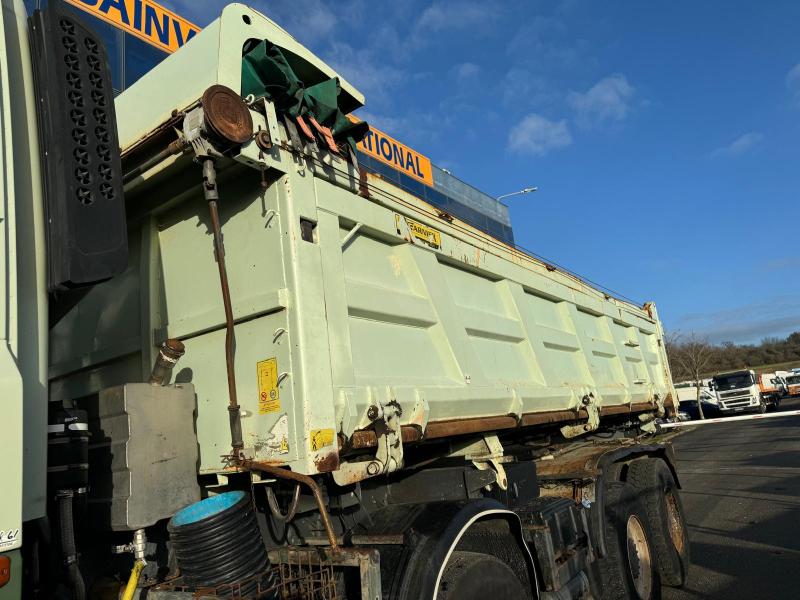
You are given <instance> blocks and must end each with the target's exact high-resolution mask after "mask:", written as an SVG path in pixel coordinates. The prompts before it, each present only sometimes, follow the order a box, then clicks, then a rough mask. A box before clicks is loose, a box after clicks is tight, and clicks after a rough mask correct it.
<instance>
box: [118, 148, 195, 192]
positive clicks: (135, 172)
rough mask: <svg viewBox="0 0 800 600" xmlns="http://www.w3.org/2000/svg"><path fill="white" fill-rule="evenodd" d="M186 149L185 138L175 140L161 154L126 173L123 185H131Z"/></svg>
mask: <svg viewBox="0 0 800 600" xmlns="http://www.w3.org/2000/svg"><path fill="white" fill-rule="evenodd" d="M186 147H187V144H186V142H185V141H184V139H183V138H178V139H177V140H174V141H172V142H170V143H169V145H168V146H167V147H166V148H164V149H163V150H161V152H159V153H158V154H156V155H155V156H153V157H152V158H149V159H147V160H146V161H144V162H143V163H142V164H140V165H139V166H137V167H134V168H133V169H131V170H130V171H128V172H127V173H125V175H123V176H122V183H123V184H126V183H129V182H130V181H132V180H133V179H135V178H136V177H138V176H139V175H141V174H142V173H145V172H146V171H149V170H150V169H152V168H153V167H155V166H156V165H157V164H158V163H160V162H161V161H162V160H164V159H165V158H168V157H170V156H172V155H173V154H178V153H180V152H183V150H184V148H186Z"/></svg>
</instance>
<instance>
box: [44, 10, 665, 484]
mask: <svg viewBox="0 0 800 600" xmlns="http://www.w3.org/2000/svg"><path fill="white" fill-rule="evenodd" d="M263 39H267V40H269V41H270V42H272V43H274V44H276V45H278V46H280V47H282V48H286V49H287V50H289V51H290V52H293V53H294V54H296V55H298V56H302V57H303V58H304V59H305V60H307V61H308V63H309V64H310V65H312V66H313V67H314V69H316V71H315V73H312V74H310V75H309V76H311V77H313V76H315V74H316V75H318V76H322V75H325V76H328V77H330V76H337V74H336V73H335V72H334V71H333V70H332V69H330V67H328V66H327V65H325V64H324V63H322V61H320V60H319V59H318V58H316V57H314V56H313V55H311V53H310V52H308V51H307V50H305V49H304V48H303V47H302V46H300V45H299V44H298V43H297V42H296V41H295V40H294V39H292V38H291V37H290V36H289V35H288V34H287V33H286V32H285V31H283V30H282V29H280V28H279V27H278V26H277V25H275V24H274V23H272V22H271V21H270V20H269V19H267V18H266V17H264V16H262V15H260V14H259V13H257V12H256V11H253V10H251V9H249V8H246V7H244V6H242V5H230V6H229V7H227V8H226V9H225V11H224V12H223V14H222V16H221V18H220V19H218V20H217V21H215V22H214V23H212V24H211V25H210V26H208V27H207V28H206V29H205V30H203V31H202V32H201V33H200V34H199V35H198V36H197V37H196V38H194V39H193V40H192V41H190V42H189V43H188V44H187V45H186V47H185V48H183V49H182V50H180V51H179V52H177V53H176V54H174V55H172V56H170V57H169V58H168V59H166V60H165V61H164V62H163V63H162V64H161V65H159V66H158V67H157V68H156V69H155V70H153V71H152V72H151V73H149V74H148V75H147V76H146V77H144V78H143V79H142V80H140V81H139V82H138V83H137V84H136V85H134V86H133V87H131V88H130V89H129V90H128V91H126V92H125V93H124V94H122V95H121V96H120V97H119V98H118V100H117V117H118V121H119V131H120V142H121V145H122V147H123V151H124V153H125V154H124V158H125V159H126V160H128V159H130V157H132V156H134V155H136V154H137V153H138V154H141V155H142V156H144V155H146V154H147V152H148V148H152V149H153V150H152V151H151V154H155V149H160V147H159V144H158V142H159V141H160V140H162V139H167V138H165V136H168V134H169V132H170V131H171V127H172V125H170V116H171V114H172V113H173V111H175V110H177V111H181V110H183V109H185V108H186V107H189V106H191V105H192V103H194V102H196V101H197V100H198V98H200V97H201V96H202V94H203V91H204V90H205V89H206V88H208V87H209V86H210V85H212V84H216V83H220V84H223V85H226V86H228V87H230V88H231V89H233V90H237V91H238V90H240V88H241V60H242V48H243V46H244V45H245V44H246V43H247V42H248V40H263ZM314 69H312V70H314ZM340 84H341V87H342V90H343V94H344V98H345V99H346V101H347V102H349V103H350V104H352V109H354V108H356V107H358V106H359V105H361V104H362V103H363V98H362V96H361V94H359V93H358V91H357V90H355V89H354V88H353V87H352V86H350V85H349V84H348V83H347V82H346V81H345V80H344V79H343V78H340ZM265 113H266V114H261V113H260V112H258V111H256V110H253V111H252V117H253V121H254V125H255V129H267V130H268V131H270V134H271V137H272V140H273V143H274V145H273V146H272V148H271V149H269V150H267V151H264V150H261V149H259V148H258V146H257V145H256V143H255V142H254V141H250V142H248V143H246V144H245V145H244V146H243V147H242V148H241V150H238V151H236V152H235V153H234V154H232V155H231V156H229V157H228V158H225V159H223V160H220V161H219V162H218V164H217V168H218V171H219V177H218V181H219V191H220V214H221V219H222V231H223V234H224V240H225V246H226V260H227V267H228V274H229V279H230V289H231V295H232V299H233V309H234V315H235V318H236V327H235V332H236V354H235V372H236V381H237V386H238V398H239V403H240V405H241V407H242V427H243V432H244V441H245V454H246V455H247V456H249V457H252V458H254V459H256V460H260V461H267V462H270V463H272V464H281V465H288V466H290V467H291V468H292V469H294V470H295V471H298V472H302V473H310V474H313V473H317V472H324V471H332V470H335V469H336V468H337V466H338V464H339V462H340V460H344V456H343V455H340V445H341V446H342V448H343V450H342V453H344V452H345V451H346V449H347V448H348V447H350V446H352V442H353V440H354V439H360V438H358V435H359V434H356V435H355V436H354V433H355V432H359V431H363V430H366V429H368V428H369V425H370V418H369V414H368V413H369V409H370V407H371V406H379V405H384V406H385V405H387V404H389V403H392V402H396V403H397V404H399V406H400V407H401V408H402V415H401V417H400V422H401V423H402V424H403V425H405V426H408V427H407V428H406V429H407V430H408V431H409V432H411V433H414V432H416V435H409V436H408V437H407V441H409V440H411V439H414V440H419V441H422V442H424V440H425V438H426V437H429V433H430V434H432V432H434V431H435V432H436V435H437V436H442V435H447V432H448V431H452V432H453V433H454V434H456V433H459V432H461V433H463V432H464V431H465V430H469V431H473V432H475V431H481V430H482V429H487V430H496V429H498V428H508V427H525V426H530V427H534V426H538V425H540V424H542V423H546V422H548V421H551V422H558V423H562V422H563V424H565V425H566V424H570V423H575V422H581V421H585V420H586V413H585V412H579V411H580V409H581V408H582V406H583V404H582V403H583V402H584V399H586V398H587V397H588V398H590V399H591V402H592V403H593V404H595V405H597V406H599V407H600V409H601V415H602V416H601V418H606V415H610V414H615V415H619V414H620V413H625V412H631V413H647V412H650V413H657V412H659V411H661V410H663V408H664V404H665V403H666V404H667V405H668V406H669V404H670V402H671V400H670V398H671V395H672V387H671V386H672V384H671V379H670V376H669V370H668V366H667V361H666V356H665V352H664V345H663V331H662V328H661V324H660V322H659V321H658V317H657V314H656V311H655V308H654V306H653V305H652V304H651V305H647V306H646V307H645V308H641V307H638V306H634V305H632V304H629V303H627V302H623V301H620V300H617V299H614V298H611V297H609V296H607V295H606V294H604V293H603V292H602V291H599V290H597V289H595V288H593V287H591V286H590V285H588V284H586V283H584V282H582V281H581V280H579V279H577V278H576V277H574V276H572V275H570V274H567V273H564V272H562V271H560V270H558V269H553V268H552V267H550V266H548V265H546V264H544V263H542V262H540V261H539V260H536V259H534V258H532V257H530V256H527V255H525V254H523V253H521V252H519V251H517V250H515V249H513V248H511V247H508V246H506V245H504V244H502V243H500V242H498V241H496V240H495V239H493V238H491V237H490V236H488V235H486V234H484V233H482V232H479V231H478V230H476V229H473V228H471V227H469V226H468V225H466V224H464V223H461V222H459V221H458V220H453V221H452V222H450V220H449V219H447V218H443V217H442V216H441V215H440V213H439V211H437V210H436V209H434V208H433V207H432V206H430V205H428V204H426V203H424V202H422V201H421V200H418V199H417V198H415V197H413V196H412V195H410V194H407V193H405V192H403V191H401V190H400V189H398V188H396V187H394V186H392V185H391V184H389V183H386V182H384V181H382V180H380V179H379V178H377V177H373V176H372V175H369V176H368V181H367V183H368V184H369V188H370V193H369V197H364V196H363V195H359V193H358V192H359V190H360V189H361V188H360V183H359V174H358V172H357V171H356V169H354V168H353V166H352V165H350V164H349V163H348V162H347V161H346V160H344V159H343V158H341V157H336V156H332V155H331V154H329V153H326V152H324V151H319V152H311V153H310V154H308V155H305V156H304V155H302V154H301V153H299V152H297V151H295V150H293V149H291V148H290V147H289V144H288V139H287V133H286V131H285V129H284V128H283V126H282V125H279V123H278V119H276V117H275V112H274V107H272V106H271V105H270V104H269V103H267V104H266V109H265ZM262 179H263V180H264V181H265V184H266V186H262ZM126 201H127V205H128V213H129V225H130V234H129V237H130V244H131V252H130V256H131V259H130V266H129V269H128V271H127V272H126V273H125V274H124V275H123V276H120V277H118V278H115V279H114V280H112V281H109V282H107V283H104V284H101V285H98V286H96V287H94V288H92V289H91V290H89V291H88V292H85V293H82V294H80V295H79V297H77V298H75V299H74V300H73V301H71V302H70V303H69V306H68V307H67V308H66V309H65V312H64V314H63V316H60V318H59V319H58V322H57V323H56V324H55V325H54V327H53V328H52V332H51V346H50V347H51V353H50V356H51V359H50V361H51V365H50V377H51V381H50V393H51V400H62V399H67V398H81V397H84V396H87V395H90V394H94V393H96V392H98V391H99V390H100V389H103V388H107V387H110V386H113V385H118V384H121V383H125V382H135V381H146V380H147V376H148V374H149V372H150V369H151V367H152V364H153V361H154V360H155V357H156V353H157V349H158V346H159V345H160V344H161V343H162V342H163V341H164V340H166V339H168V338H179V339H181V340H182V341H183V342H184V343H185V345H186V354H185V356H184V357H183V358H182V359H181V360H180V362H179V363H178V366H177V368H176V370H175V373H174V380H175V381H177V382H192V383H193V384H194V386H195V389H196V392H197V409H196V431H197V440H198V444H199V448H200V464H199V471H200V472H201V473H215V472H220V471H222V470H223V469H224V461H223V460H222V459H221V457H222V456H223V455H226V454H228V453H229V451H230V432H229V428H228V413H227V406H228V389H227V379H226V367H225V354H224V338H225V330H224V323H225V321H224V314H223V307H222V300H221V293H220V284H219V279H218V273H217V264H216V262H215V260H214V254H213V247H212V237H211V231H210V223H209V217H208V207H207V204H206V202H205V200H204V197H203V192H202V188H201V170H200V167H199V165H197V164H196V163H195V162H193V161H192V158H191V157H190V156H188V155H183V156H174V157H171V158H168V159H165V160H164V161H162V162H161V163H159V164H157V165H156V166H154V167H153V168H151V169H149V170H148V171H146V172H145V173H144V174H142V175H141V176H139V177H137V178H136V179H135V180H134V181H132V182H131V183H129V184H128V185H127V187H126ZM301 221H306V222H310V225H309V224H306V226H305V227H304V228H301ZM303 231H305V234H304V233H303ZM164 410H165V411H168V410H169V406H164ZM465 428H466V429H465ZM368 438H369V436H368V435H367V436H365V437H364V439H368ZM420 438H421V439H420Z"/></svg>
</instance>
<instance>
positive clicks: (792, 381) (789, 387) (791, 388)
mask: <svg viewBox="0 0 800 600" xmlns="http://www.w3.org/2000/svg"><path fill="white" fill-rule="evenodd" d="M786 395H787V396H800V374H792V375H789V376H788V377H787V378H786Z"/></svg>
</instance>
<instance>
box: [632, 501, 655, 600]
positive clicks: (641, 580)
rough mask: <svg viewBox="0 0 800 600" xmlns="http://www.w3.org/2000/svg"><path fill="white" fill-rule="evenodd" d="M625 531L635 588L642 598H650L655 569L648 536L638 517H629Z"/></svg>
mask: <svg viewBox="0 0 800 600" xmlns="http://www.w3.org/2000/svg"><path fill="white" fill-rule="evenodd" d="M625 529H626V532H625V536H626V538H627V542H628V569H629V570H630V574H631V578H632V579H633V586H634V588H636V593H637V594H638V595H639V597H640V598H650V594H651V592H652V591H653V569H652V566H651V565H652V560H651V557H650V545H649V544H648V543H647V535H646V534H645V532H644V527H643V526H642V522H641V521H640V520H639V518H638V517H637V516H636V515H631V516H630V517H628V525H627V527H626V528H625Z"/></svg>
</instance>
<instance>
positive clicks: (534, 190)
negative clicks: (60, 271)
mask: <svg viewBox="0 0 800 600" xmlns="http://www.w3.org/2000/svg"><path fill="white" fill-rule="evenodd" d="M538 190H539V188H538V187H536V186H533V187H526V188H523V189H521V190H519V191H518V192H511V193H510V194H503V195H502V196H498V197H497V198H495V200H502V199H503V198H508V197H509V196H519V195H520V194H530V193H531V192H536V191H538Z"/></svg>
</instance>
